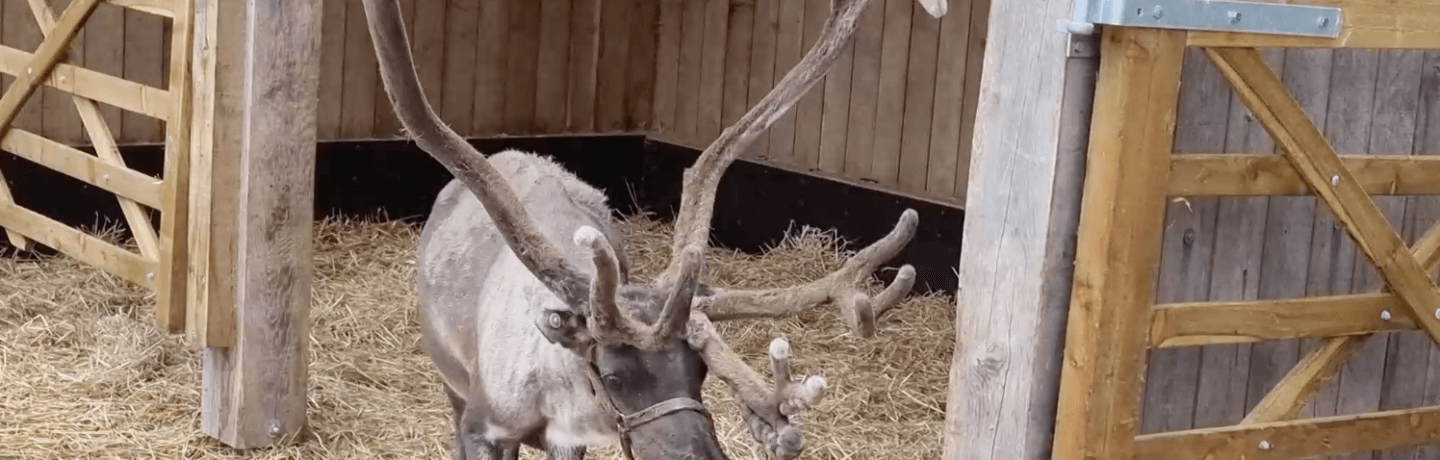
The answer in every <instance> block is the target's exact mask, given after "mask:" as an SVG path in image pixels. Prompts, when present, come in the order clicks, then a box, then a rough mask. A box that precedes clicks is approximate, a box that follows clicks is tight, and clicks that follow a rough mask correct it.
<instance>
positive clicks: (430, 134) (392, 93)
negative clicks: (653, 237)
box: [363, 0, 588, 305]
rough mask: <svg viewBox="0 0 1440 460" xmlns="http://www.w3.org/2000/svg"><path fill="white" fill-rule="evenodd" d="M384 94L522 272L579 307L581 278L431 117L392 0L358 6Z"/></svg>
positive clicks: (367, 0)
mask: <svg viewBox="0 0 1440 460" xmlns="http://www.w3.org/2000/svg"><path fill="white" fill-rule="evenodd" d="M363 3H364V6H365V16H366V19H367V20H368V21H367V23H368V24H369V28H370V37H371V38H372V40H371V41H372V43H373V44H374V46H375V54H376V55H377V57H378V58H379V59H378V61H379V64H380V77H381V79H382V80H383V81H384V83H385V93H386V95H388V96H389V98H390V103H391V105H392V107H393V108H394V110H395V114H396V115H397V116H398V117H399V118H400V122H401V124H402V125H404V126H405V131H406V132H408V133H410V137H411V138H414V139H415V143H416V144H418V145H419V146H420V148H421V149H422V150H425V151H426V152H428V153H430V155H431V156H433V157H435V159H436V160H439V162H440V163H441V164H442V165H444V166H445V169H447V170H449V171H450V173H451V174H454V175H455V177H456V178H457V179H459V180H460V181H461V182H462V183H464V184H465V187H466V188H467V189H469V190H470V192H471V193H474V194H475V196H476V198H479V200H480V202H481V203H482V204H483V205H484V208H485V212H486V213H488V214H489V215H490V219H491V220H493V221H494V222H495V226H496V227H497V228H498V229H499V230H500V234H501V235H502V236H503V237H504V238H505V242H506V243H507V244H509V246H510V248H511V249H512V250H513V251H514V252H515V255H516V256H517V257H519V259H520V262H521V263H523V264H524V265H525V268H527V269H529V270H530V272H532V273H534V274H535V276H536V277H537V278H539V279H540V281H541V282H542V283H544V284H545V286H546V287H547V288H549V289H550V291H551V292H554V293H555V294H556V295H557V296H559V297H560V299H561V300H563V301H564V302H565V303H566V304H567V305H583V304H584V302H585V297H586V294H587V292H586V291H587V289H586V284H588V280H587V279H586V278H587V277H586V276H584V275H583V274H582V273H581V272H580V271H578V270H576V269H575V267H574V266H572V265H570V264H569V263H568V262H566V261H565V259H564V258H563V257H561V253H560V251H559V250H558V249H557V248H556V247H555V246H554V245H553V244H551V242H550V241H548V240H547V239H546V238H545V236H544V235H542V234H541V233H540V232H539V231H537V230H536V229H535V227H534V224H533V223H532V222H531V220H530V216H529V214H527V213H526V212H525V207H524V206H523V205H521V204H520V200H519V199H518V198H517V197H516V195H515V191H514V190H513V189H512V188H510V184H509V183H508V182H507V181H506V180H505V177H504V176H503V175H501V173H500V172H499V171H498V170H496V169H495V168H494V167H493V166H491V165H490V163H489V162H488V161H486V160H485V157H484V156H482V155H481V154H480V152H478V151H476V150H475V148H474V147H471V146H470V144H469V143H467V142H465V139H463V138H461V137H460V135H458V134H456V133H455V132H454V131H451V130H450V128H449V127H447V126H446V125H445V123H444V121H443V120H441V119H440V117H439V116H438V115H436V114H435V111H434V109H433V108H431V106H430V103H429V101H428V100H426V99H425V93H424V92H423V91H421V88H420V79H419V76H418V75H416V74H415V62H414V60H413V58H412V57H411V55H410V45H409V40H408V38H407V37H406V35H405V24H404V22H403V21H402V20H401V15H400V5H399V4H398V1H397V0H363Z"/></svg>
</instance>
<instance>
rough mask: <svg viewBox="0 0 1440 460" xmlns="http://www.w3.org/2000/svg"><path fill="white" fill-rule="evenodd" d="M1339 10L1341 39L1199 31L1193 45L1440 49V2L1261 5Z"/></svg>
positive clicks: (1308, 0) (1336, 0)
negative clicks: (1326, 6)
mask: <svg viewBox="0 0 1440 460" xmlns="http://www.w3.org/2000/svg"><path fill="white" fill-rule="evenodd" d="M1258 1H1261V2H1268V3H1302V4H1306V5H1333V6H1338V7H1340V9H1341V20H1342V27H1341V29H1340V36H1339V37H1337V38H1324V37H1300V36H1293V35H1275V34H1253V33H1236V32H1211V31H1193V32H1190V34H1189V45H1190V46H1203V47H1211V46H1229V47H1262V48H1276V47H1279V48H1290V47H1298V48H1420V49H1436V48H1440V0H1405V1H1394V0H1304V1H1294V0H1258Z"/></svg>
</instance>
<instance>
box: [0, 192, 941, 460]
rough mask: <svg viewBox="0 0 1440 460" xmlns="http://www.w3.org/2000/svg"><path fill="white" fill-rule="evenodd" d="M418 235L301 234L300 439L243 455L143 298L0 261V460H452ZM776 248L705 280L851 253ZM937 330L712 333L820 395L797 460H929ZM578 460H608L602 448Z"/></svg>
mask: <svg viewBox="0 0 1440 460" xmlns="http://www.w3.org/2000/svg"><path fill="white" fill-rule="evenodd" d="M626 228H627V229H628V231H629V234H630V239H631V247H630V248H629V254H630V257H631V260H632V261H633V263H634V264H635V265H636V270H637V271H638V272H639V273H638V274H639V275H641V276H640V277H641V278H642V279H643V278H645V277H648V276H651V275H652V274H654V273H656V272H657V271H658V270H660V269H661V268H663V265H664V263H665V262H666V261H667V260H668V256H669V254H668V252H669V248H668V244H669V239H668V238H669V233H668V231H669V228H668V227H666V226H664V225H662V224H658V223H656V222H653V221H649V220H640V219H637V220H632V221H630V222H628V223H627V224H626ZM418 235H419V229H418V227H414V226H410V225H406V224H402V223H395V222H389V223H373V222H358V221H343V222H339V221H337V222H326V223H325V224H323V225H321V226H319V227H317V229H316V240H315V241H316V257H315V264H316V265H315V269H316V273H315V275H316V280H315V289H314V303H313V307H312V308H313V310H312V315H313V321H314V323H313V331H312V332H311V340H312V341H311V353H312V355H311V367H310V403H309V421H310V432H309V433H308V434H307V435H306V436H305V437H303V438H302V439H299V440H298V441H297V442H294V443H289V444H287V445H284V446H281V447H275V448H268V449H257V450H253V451H249V452H240V451H235V450H232V449H229V448H227V447H225V446H224V445H222V444H219V443H218V442H215V441H213V440H211V439H209V438H208V437H206V436H205V435H203V434H202V433H201V432H200V430H199V413H198V411H199V390H200V386H199V369H200V355H199V352H198V351H197V350H195V349H193V348H192V347H190V346H189V345H187V344H186V343H185V342H184V340H183V338H182V337H179V336H174V337H172V336H167V335H165V334H162V333H161V332H159V331H158V330H157V329H156V328H155V327H154V326H153V324H154V321H153V312H152V311H151V310H152V308H153V301H154V300H153V295H152V294H150V293H149V292H147V291H145V290H143V289H140V288H137V287H135V286H132V285H130V284H128V283H126V282H124V281H121V280H119V279H118V278H116V277H114V276H110V275H108V274H105V273H102V272H100V271H98V270H93V269H90V268H88V267H86V266H84V265H81V264H79V263H77V262H74V261H72V260H69V259H66V258H41V259H39V260H36V259H34V258H14V257H4V256H0V459H5V460H9V459H19V458H24V459H40V460H49V459H61V458H64V459H80V458H84V459H91V458H95V459H104V458H125V459H145V458H165V459H178V458H186V459H192V458H193V459H199V458H252V459H282V458H285V459H289V458H294V459H316V460H329V459H369V458H384V459H411V458H415V459H420V458H423V459H448V458H451V442H452V439H451V437H452V434H451V431H450V428H449V420H450V414H449V409H448V405H447V404H446V403H445V402H444V397H443V395H442V393H441V390H440V386H439V385H440V384H439V379H438V377H437V374H436V373H435V372H434V370H433V368H432V366H431V364H430V362H429V360H428V358H427V357H426V356H425V353H424V352H423V351H422V349H421V346H420V335H419V330H418V328H417V326H416V321H415V294H414V288H413V273H414V247H415V242H416V240H417V238H418ZM791 237H792V238H790V239H788V240H787V242H786V243H785V244H782V245H781V247H778V248H775V249H774V250H772V251H770V253H768V254H767V255H766V256H764V257H758V256H747V255H744V254H738V253H732V252H729V251H722V250H716V253H715V255H713V256H712V257H711V258H710V260H711V261H712V263H713V264H716V265H718V266H717V267H716V268H715V269H713V270H711V272H710V273H708V274H707V276H706V278H707V280H708V281H710V282H712V283H716V284H718V285H721V286H727V287H773V286H784V285H789V284H794V283H797V282H803V281H808V280H811V279H814V278H818V277H820V276H822V275H823V274H824V273H826V272H828V271H829V270H832V269H834V268H837V267H838V266H839V265H840V263H841V262H842V259H841V256H842V255H843V254H842V253H841V252H840V249H849V250H855V249H859V248H855V247H852V248H840V247H839V246H838V245H837V243H836V240H835V239H834V238H833V236H831V235H829V234H825V233H821V232H817V231H814V230H813V229H804V230H799V229H797V231H795V232H794V233H792V235H791ZM872 288H876V289H878V283H877V285H876V286H873V287H872ZM954 321H955V314H954V303H953V298H949V297H938V296H936V297H915V298H910V299H908V300H907V301H906V302H905V303H904V304H902V305H901V306H900V307H898V308H897V309H895V310H893V311H891V312H890V313H888V314H886V316H884V317H883V318H881V324H880V325H879V328H878V331H877V334H876V337H874V338H872V339H869V340H862V339H859V338H856V337H853V336H851V335H850V334H849V333H848V330H847V329H846V327H845V325H844V322H843V321H842V320H841V319H840V316H839V315H838V314H836V312H833V311H822V312H815V313H808V314H806V315H803V316H800V317H794V318H786V319H782V320H778V321H747V322H734V323H722V324H721V325H720V326H721V329H722V332H723V333H724V335H725V336H726V337H727V338H728V339H729V340H730V341H731V342H730V343H731V344H732V346H733V347H734V348H735V349H736V350H737V351H739V352H740V353H742V354H744V355H745V357H746V359H747V360H749V361H750V362H751V364H752V365H753V366H755V367H756V368H757V369H758V370H760V371H761V373H762V374H763V375H766V376H767V377H768V370H767V367H766V365H765V352H766V349H767V348H766V347H767V344H768V343H769V341H770V340H771V339H772V338H774V337H777V336H783V337H785V338H787V339H788V340H789V341H790V343H791V346H792V347H793V348H794V353H795V358H794V359H793V360H792V363H793V366H794V368H795V372H796V373H797V374H799V375H813V374H817V373H818V374H822V375H824V376H825V377H826V378H827V380H828V381H829V387H828V390H827V391H826V397H825V400H824V402H823V403H822V404H821V405H820V406H819V407H818V408H816V409H815V410H813V411H811V412H809V413H808V415H807V416H806V417H805V419H804V422H805V424H804V425H803V426H802V431H803V432H804V433H805V436H806V441H807V445H808V449H807V452H806V453H805V455H803V456H802V457H801V458H805V459H852V458H853V459H880V458H885V459H925V458H938V457H939V456H940V434H939V433H940V429H941V426H942V424H943V421H944V407H945V393H946V383H947V379H948V369H949V365H950V358H951V352H952V349H953V342H954ZM706 398H707V401H708V403H709V404H710V405H711V407H712V409H713V410H714V411H715V418H716V423H717V425H718V428H719V431H720V435H721V438H722V439H723V440H724V442H725V444H726V446H725V448H726V451H727V452H729V453H730V455H731V457H734V458H737V459H743V458H752V456H751V453H750V451H749V447H748V444H747V443H746V442H744V441H743V438H742V436H748V433H746V432H744V431H743V428H741V426H740V424H739V416H738V414H737V413H736V412H735V410H734V406H733V405H732V404H731V398H730V395H729V393H728V391H727V390H725V389H724V387H723V386H722V385H721V384H719V383H718V382H715V381H714V380H711V381H710V382H708V383H707V384H706ZM522 458H526V459H539V458H543V456H542V455H540V454H538V453H537V452H534V451H528V450H527V451H526V452H525V453H524V454H523V455H522ZM590 458H599V459H619V458H621V457H620V456H619V455H618V450H616V449H614V448H611V449H606V450H602V451H599V452H593V453H592V455H591V456H590Z"/></svg>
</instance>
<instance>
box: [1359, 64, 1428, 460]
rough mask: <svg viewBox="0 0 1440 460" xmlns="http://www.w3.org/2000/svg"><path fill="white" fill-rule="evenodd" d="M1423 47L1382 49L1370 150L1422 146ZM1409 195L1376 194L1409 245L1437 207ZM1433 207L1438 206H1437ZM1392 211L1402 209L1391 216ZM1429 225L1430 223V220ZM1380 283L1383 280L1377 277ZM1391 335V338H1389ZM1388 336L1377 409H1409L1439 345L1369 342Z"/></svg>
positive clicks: (1417, 402)
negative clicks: (1419, 221)
mask: <svg viewBox="0 0 1440 460" xmlns="http://www.w3.org/2000/svg"><path fill="white" fill-rule="evenodd" d="M1424 60H1425V55H1424V52H1423V51H1414V50H1383V51H1380V69H1379V77H1378V81H1377V82H1376V88H1377V92H1376V95H1375V114H1374V115H1373V118H1372V119H1371V125H1372V128H1371V130H1370V152H1371V153H1380V152H1388V153H1395V152H1406V153H1411V152H1415V147H1416V145H1417V139H1416V135H1417V134H1418V129H1417V128H1418V127H1419V124H1418V123H1419V120H1418V119H1417V117H1418V116H1419V110H1420V100H1419V97H1420V96H1421V94H1422V93H1421V90H1420V86H1421V85H1420V78H1421V73H1422V70H1421V66H1422V65H1423V64H1424ZM1413 198H1419V197H1404V196H1387V197H1377V198H1376V204H1377V205H1378V206H1380V208H1381V210H1382V211H1384V212H1385V214H1386V219H1387V220H1389V222H1390V223H1391V225H1392V226H1394V227H1395V229H1396V231H1398V232H1399V233H1400V235H1401V237H1402V238H1404V239H1405V241H1406V243H1407V244H1410V243H1411V242H1413V241H1415V239H1416V238H1418V237H1419V236H1420V234H1422V233H1424V232H1425V230H1426V229H1428V228H1429V227H1421V228H1417V226H1416V225H1413V224H1412V225H1407V223H1406V221H1407V220H1411V219H1414V218H1415V217H1417V214H1425V213H1430V212H1433V211H1432V210H1427V209H1423V208H1420V206H1424V205H1425V204H1427V203H1425V202H1423V201H1419V202H1417V201H1412V199H1413ZM1432 209H1433V208H1432ZM1392 212H1394V213H1396V214H1399V215H1397V216H1392V214H1391V213H1392ZM1425 225H1428V223H1426V224H1425ZM1375 283H1376V284H1383V283H1384V282H1383V281H1381V280H1376V281H1375ZM1386 336H1388V337H1386ZM1381 340H1386V342H1387V344H1386V350H1385V354H1384V355H1383V356H1384V358H1383V359H1382V360H1381V362H1382V363H1383V364H1382V366H1383V369H1382V371H1381V372H1382V378H1381V382H1380V388H1379V390H1380V391H1379V395H1377V396H1378V397H1379V401H1377V404H1376V409H1378V410H1389V409H1410V408H1415V407H1420V406H1421V405H1422V404H1423V403H1424V391H1425V388H1424V385H1425V374H1426V373H1427V368H1426V362H1427V360H1428V358H1429V356H1428V354H1429V350H1431V349H1434V348H1435V345H1434V343H1433V342H1431V341H1430V340H1429V338H1428V337H1426V336H1425V334H1424V333H1421V332H1419V331H1410V332H1403V333H1388V334H1376V335H1375V337H1373V338H1372V339H1371V340H1370V341H1371V342H1378V341H1381ZM1418 453H1419V449H1418V446H1417V447H1407V448H1399V449H1392V450H1389V451H1384V452H1377V453H1376V455H1375V456H1374V458H1377V459H1382V460H1390V459H1395V460H1399V459H1413V458H1415V457H1416V455H1417V454H1418Z"/></svg>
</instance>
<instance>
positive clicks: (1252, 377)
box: [1204, 51, 1305, 424]
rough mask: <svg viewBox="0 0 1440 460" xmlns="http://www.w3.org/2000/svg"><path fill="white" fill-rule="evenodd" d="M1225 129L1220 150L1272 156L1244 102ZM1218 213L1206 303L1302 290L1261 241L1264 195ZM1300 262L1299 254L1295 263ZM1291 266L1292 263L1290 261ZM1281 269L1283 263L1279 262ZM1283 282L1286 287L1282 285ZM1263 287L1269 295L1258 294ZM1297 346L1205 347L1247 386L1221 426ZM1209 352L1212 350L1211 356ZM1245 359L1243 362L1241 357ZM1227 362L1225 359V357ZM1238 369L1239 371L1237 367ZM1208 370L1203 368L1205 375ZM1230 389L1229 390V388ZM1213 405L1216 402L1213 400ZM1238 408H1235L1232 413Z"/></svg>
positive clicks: (1271, 380) (1276, 56) (1270, 55)
mask: <svg viewBox="0 0 1440 460" xmlns="http://www.w3.org/2000/svg"><path fill="white" fill-rule="evenodd" d="M1265 58H1266V60H1267V62H1268V63H1269V65H1270V67H1271V68H1273V69H1275V72H1276V74H1277V75H1283V74H1284V70H1285V69H1284V67H1283V65H1282V64H1283V61H1282V59H1281V58H1283V55H1282V54H1280V53H1277V52H1276V51H1266V52H1265ZM1228 115H1229V129H1228V130H1227V131H1226V135H1225V138H1224V141H1223V142H1224V144H1223V148H1224V151H1225V152H1230V153H1238V152H1272V151H1274V149H1275V147H1274V144H1273V143H1272V142H1271V141H1270V138H1269V135H1268V134H1267V133H1266V132H1265V130H1264V128H1262V127H1261V126H1260V124H1259V123H1258V122H1256V121H1255V120H1254V117H1252V116H1251V115H1250V112H1249V111H1248V109H1247V108H1246V107H1245V104H1243V103H1240V102H1239V101H1232V102H1231V104H1230V112H1229V114H1228ZM1217 202H1218V211H1217V216H1216V223H1215V231H1216V236H1215V240H1216V241H1219V242H1224V244H1217V247H1216V256H1215V259H1216V260H1215V265H1214V267H1213V268H1212V269H1213V270H1214V271H1215V273H1213V274H1212V275H1211V279H1212V280H1215V281H1216V282H1214V283H1212V284H1211V290H1210V299H1211V300H1254V299H1257V298H1260V297H1265V298H1274V296H1275V293H1276V291H1277V290H1283V289H1291V291H1290V292H1292V293H1296V294H1297V295H1298V292H1300V289H1301V287H1302V286H1304V280H1305V278H1304V277H1303V276H1301V277H1299V278H1298V279H1295V278H1294V277H1293V276H1286V274H1284V273H1281V269H1280V267H1279V266H1277V265H1276V263H1277V262H1282V261H1284V260H1285V259H1284V255H1285V254H1284V253H1283V252H1282V253H1281V254H1278V255H1277V254H1275V252H1274V250H1275V249H1276V248H1277V247H1279V248H1283V247H1284V243H1280V242H1275V244H1273V245H1270V246H1267V244H1270V243H1272V241H1270V240H1266V238H1265V236H1266V235H1265V232H1266V230H1267V228H1266V225H1265V224H1266V219H1267V218H1268V216H1269V205H1270V201H1269V198H1268V197H1263V196H1262V197H1238V198H1236V197H1223V198H1220V199H1219V200H1217ZM1304 260H1305V258H1304V257H1303V255H1301V258H1300V262H1301V263H1303V262H1304ZM1289 262H1291V263H1292V264H1293V263H1294V262H1295V261H1294V260H1291V261H1289ZM1280 265H1283V263H1280ZM1262 274H1264V275H1266V276H1267V277H1268V276H1271V275H1273V277H1274V278H1276V279H1285V280H1286V281H1281V282H1278V283H1276V282H1267V281H1268V280H1266V279H1263V278H1262V277H1261V275H1262ZM1287 283H1288V284H1287ZM1262 289H1265V290H1269V291H1271V292H1262ZM1296 345H1297V344H1296V343H1295V342H1294V341H1290V342H1264V343H1258V344H1253V345H1220V346H1214V347H1206V348H1207V350H1206V351H1205V352H1204V353H1205V354H1206V355H1207V356H1206V358H1209V356H1208V355H1209V354H1211V353H1214V354H1225V355H1228V354H1231V353H1234V354H1236V355H1238V356H1237V357H1236V359H1235V360H1234V365H1235V366H1236V368H1235V369H1234V370H1233V371H1232V374H1231V376H1232V377H1235V376H1244V377H1245V379H1246V380H1247V381H1248V383H1246V384H1245V386H1244V387H1242V388H1245V390H1246V391H1245V392H1242V393H1232V397H1231V398H1227V399H1225V400H1224V403H1225V406H1224V407H1225V408H1226V410H1225V411H1224V415H1226V416H1227V417H1226V418H1225V419H1222V420H1223V423H1225V424H1233V423H1239V422H1240V420H1241V419H1243V418H1244V415H1245V413H1246V412H1248V411H1249V410H1250V408H1252V407H1253V406H1254V405H1255V404H1256V403H1258V402H1259V401H1260V398H1262V397H1264V395H1265V393H1266V392H1268V390H1269V389H1270V388H1271V387H1273V386H1274V385H1275V383H1276V382H1278V381H1279V379H1280V378H1281V377H1283V376H1284V375H1285V372H1286V371H1288V370H1290V368H1291V367H1293V366H1294V364H1295V361H1296V360H1298V359H1299V356H1298V355H1296V352H1297V351H1296ZM1211 350H1214V351H1213V352H1212V351H1211ZM1246 355H1248V359H1247V357H1246ZM1205 361H1206V364H1207V365H1208V364H1212V363H1213V364H1215V366H1214V372H1217V373H1220V372H1224V370H1222V369H1220V366H1222V365H1223V364H1220V363H1214V362H1212V361H1211V360H1209V359H1206V360H1205ZM1227 361H1228V359H1227ZM1241 366H1243V367H1244V368H1241ZM1209 370H1211V369H1207V371H1209ZM1232 388H1233V387H1232ZM1217 402H1218V401H1217ZM1235 409H1239V410H1235Z"/></svg>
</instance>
